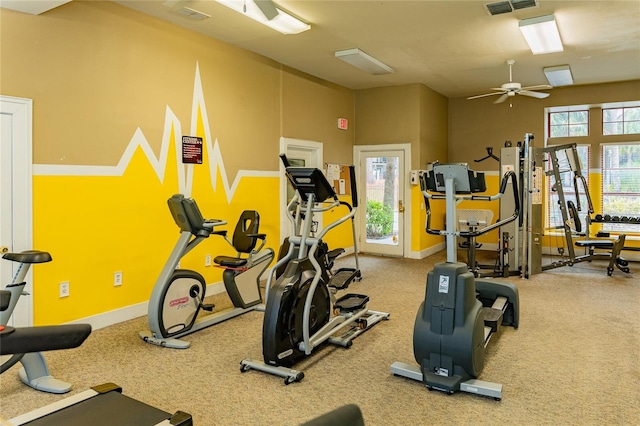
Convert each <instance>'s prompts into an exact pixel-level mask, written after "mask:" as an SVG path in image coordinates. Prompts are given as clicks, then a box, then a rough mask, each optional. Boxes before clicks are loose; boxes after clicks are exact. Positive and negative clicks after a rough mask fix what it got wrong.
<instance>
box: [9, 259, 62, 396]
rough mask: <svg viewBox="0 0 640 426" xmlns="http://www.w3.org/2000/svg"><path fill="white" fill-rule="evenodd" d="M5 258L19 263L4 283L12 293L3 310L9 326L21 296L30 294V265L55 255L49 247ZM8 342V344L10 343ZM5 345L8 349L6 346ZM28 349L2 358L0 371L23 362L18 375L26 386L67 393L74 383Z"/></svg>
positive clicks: (42, 356) (36, 353)
mask: <svg viewBox="0 0 640 426" xmlns="http://www.w3.org/2000/svg"><path fill="white" fill-rule="evenodd" d="M2 258H3V259H4V260H8V261H11V262H15V263H17V264H18V266H17V269H16V272H15V274H14V276H13V279H12V280H11V283H9V284H8V285H7V286H6V287H5V290H6V291H7V292H8V294H9V295H10V296H8V300H7V306H6V307H5V308H3V309H2V311H0V326H6V325H7V324H8V323H9V319H10V318H11V316H12V314H13V312H14V309H15V307H16V305H17V303H18V300H19V299H20V297H21V296H23V295H25V296H26V295H28V294H29V293H28V292H27V291H25V286H26V285H27V282H26V277H27V274H28V273H29V270H30V269H31V266H32V265H34V264H39V263H47V262H51V261H52V257H51V254H50V253H48V252H46V251H40V250H25V251H22V252H20V253H4V254H3V255H2ZM6 344H7V345H9V344H10V343H6ZM60 345H61V347H60V348H58V349H62V348H64V345H65V343H64V342H60ZM2 349H3V350H8V349H6V348H2ZM25 352H26V353H14V354H13V356H11V357H10V358H8V359H6V360H3V362H2V365H0V373H3V372H4V371H6V370H8V369H9V368H11V367H12V366H13V365H15V364H16V363H18V362H20V363H21V364H22V368H20V369H19V370H18V377H20V380H21V381H22V382H23V383H24V384H26V385H27V386H30V387H32V388H33V389H36V390H39V391H43V392H50V393H66V392H69V391H70V390H71V387H72V386H71V383H67V382H64V381H62V380H59V379H56V378H55V377H53V376H52V375H51V374H50V372H49V367H48V366H47V361H46V360H45V358H44V355H43V354H41V353H40V351H38V350H36V349H33V347H31V348H30V349H29V350H26V351H25Z"/></svg>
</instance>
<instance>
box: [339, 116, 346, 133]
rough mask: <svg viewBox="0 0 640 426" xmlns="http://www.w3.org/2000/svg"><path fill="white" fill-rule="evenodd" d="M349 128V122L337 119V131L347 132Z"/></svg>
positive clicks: (344, 119)
mask: <svg viewBox="0 0 640 426" xmlns="http://www.w3.org/2000/svg"><path fill="white" fill-rule="evenodd" d="M348 128H349V120H347V119H346V118H338V129H340V130H347V129H348Z"/></svg>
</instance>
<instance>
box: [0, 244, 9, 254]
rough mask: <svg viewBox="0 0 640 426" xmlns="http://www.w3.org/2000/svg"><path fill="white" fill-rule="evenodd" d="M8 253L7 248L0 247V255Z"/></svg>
mask: <svg viewBox="0 0 640 426" xmlns="http://www.w3.org/2000/svg"><path fill="white" fill-rule="evenodd" d="M8 251H9V247H7V246H0V254H3V253H7V252H8Z"/></svg>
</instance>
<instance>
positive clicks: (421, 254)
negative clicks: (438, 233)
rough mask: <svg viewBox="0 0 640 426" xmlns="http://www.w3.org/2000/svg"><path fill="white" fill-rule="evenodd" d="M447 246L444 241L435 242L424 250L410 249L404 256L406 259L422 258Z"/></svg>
mask: <svg viewBox="0 0 640 426" xmlns="http://www.w3.org/2000/svg"><path fill="white" fill-rule="evenodd" d="M446 248H447V243H446V242H444V241H443V242H441V243H439V244H436V245H435V246H431V247H428V248H426V249H424V250H420V251H410V252H409V253H407V255H406V256H405V257H406V258H407V259H424V258H425V257H428V256H431V255H432V254H436V253H438V252H439V251H442V250H445V249H446Z"/></svg>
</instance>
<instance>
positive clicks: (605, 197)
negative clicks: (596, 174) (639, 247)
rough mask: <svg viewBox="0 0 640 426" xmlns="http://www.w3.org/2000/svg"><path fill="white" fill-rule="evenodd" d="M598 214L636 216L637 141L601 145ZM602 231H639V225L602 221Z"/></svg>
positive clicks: (639, 194) (639, 210)
mask: <svg viewBox="0 0 640 426" xmlns="http://www.w3.org/2000/svg"><path fill="white" fill-rule="evenodd" d="M602 212H603V213H602V214H603V215H605V214H608V215H610V216H611V217H614V216H618V217H619V218H625V217H626V218H629V217H639V216H640V144H638V143H635V144H634V143H627V144H603V145H602ZM603 229H604V230H606V231H620V232H640V226H639V225H630V224H628V223H606V224H603Z"/></svg>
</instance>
